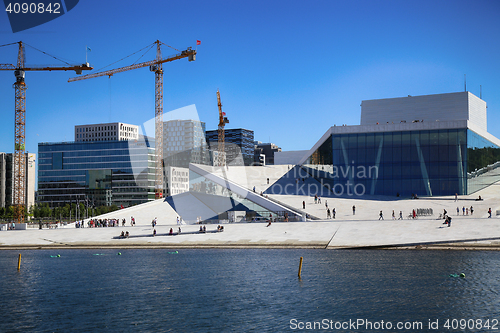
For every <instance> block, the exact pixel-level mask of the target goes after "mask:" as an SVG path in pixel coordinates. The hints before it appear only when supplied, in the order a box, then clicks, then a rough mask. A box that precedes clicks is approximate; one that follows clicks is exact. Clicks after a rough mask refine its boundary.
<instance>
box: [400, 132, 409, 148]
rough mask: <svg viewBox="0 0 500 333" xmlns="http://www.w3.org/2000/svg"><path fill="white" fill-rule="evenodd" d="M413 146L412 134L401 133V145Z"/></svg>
mask: <svg viewBox="0 0 500 333" xmlns="http://www.w3.org/2000/svg"><path fill="white" fill-rule="evenodd" d="M410 144H411V134H410V132H402V133H401V145H403V146H405V145H406V146H407V145H410Z"/></svg>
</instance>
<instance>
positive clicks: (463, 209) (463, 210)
mask: <svg viewBox="0 0 500 333" xmlns="http://www.w3.org/2000/svg"><path fill="white" fill-rule="evenodd" d="M462 215H465V206H463V207H462Z"/></svg>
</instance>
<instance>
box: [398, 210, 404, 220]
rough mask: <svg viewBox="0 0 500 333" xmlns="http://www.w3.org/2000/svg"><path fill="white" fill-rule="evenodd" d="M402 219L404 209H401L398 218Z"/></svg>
mask: <svg viewBox="0 0 500 333" xmlns="http://www.w3.org/2000/svg"><path fill="white" fill-rule="evenodd" d="M402 219H403V211H402V210H400V211H399V218H398V220H402Z"/></svg>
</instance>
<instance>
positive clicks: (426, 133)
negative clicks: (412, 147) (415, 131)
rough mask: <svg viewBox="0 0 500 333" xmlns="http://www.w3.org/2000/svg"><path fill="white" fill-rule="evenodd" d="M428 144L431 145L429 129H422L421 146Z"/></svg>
mask: <svg viewBox="0 0 500 333" xmlns="http://www.w3.org/2000/svg"><path fill="white" fill-rule="evenodd" d="M428 145H430V135H429V131H421V132H420V146H428Z"/></svg>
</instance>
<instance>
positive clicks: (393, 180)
mask: <svg viewBox="0 0 500 333" xmlns="http://www.w3.org/2000/svg"><path fill="white" fill-rule="evenodd" d="M499 161H500V148H499V147H498V146H496V145H494V144H493V143H491V142H490V141H488V140H486V139H484V138H482V137H481V136H479V135H478V134H476V133H474V132H472V131H470V130H468V129H440V130H419V131H393V132H375V133H352V134H351V133H349V134H333V135H332V136H330V137H329V138H328V139H327V140H326V141H325V142H324V143H323V144H322V145H321V146H320V147H319V148H318V149H317V150H316V151H315V152H314V153H313V154H312V155H311V156H310V157H309V158H308V160H307V161H306V162H305V164H303V165H302V168H304V169H305V170H306V171H307V172H308V173H309V174H310V175H311V176H313V177H314V178H316V179H317V180H318V181H319V182H320V183H321V184H322V185H323V186H325V187H326V188H327V189H328V191H330V192H331V193H332V194H335V195H358V196H359V195H366V194H368V195H390V196H397V195H405V196H407V195H412V194H415V195H417V196H433V195H434V196H436V195H438V196H439V195H454V194H455V193H458V194H471V193H473V192H475V191H477V190H479V189H481V188H484V187H486V186H488V185H491V184H492V183H494V182H496V181H498V180H500V175H499V172H498V170H497V168H498V164H500V163H499Z"/></svg>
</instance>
